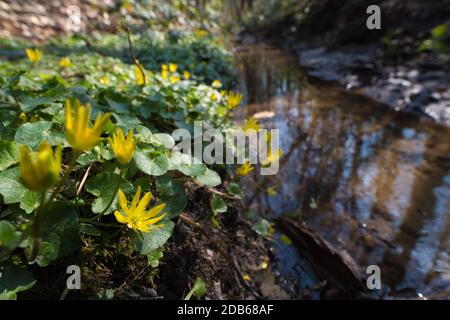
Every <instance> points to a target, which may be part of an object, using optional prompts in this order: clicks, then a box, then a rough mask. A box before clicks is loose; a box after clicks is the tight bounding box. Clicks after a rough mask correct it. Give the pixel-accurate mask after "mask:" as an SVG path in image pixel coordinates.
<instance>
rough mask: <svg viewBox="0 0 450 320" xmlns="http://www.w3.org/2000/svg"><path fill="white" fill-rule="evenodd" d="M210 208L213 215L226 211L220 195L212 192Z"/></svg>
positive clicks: (225, 205)
mask: <svg viewBox="0 0 450 320" xmlns="http://www.w3.org/2000/svg"><path fill="white" fill-rule="evenodd" d="M211 209H212V211H213V213H214V215H216V214H217V213H223V212H226V211H227V204H226V203H225V201H224V200H223V199H222V198H221V197H219V196H218V195H216V194H213V195H212V197H211Z"/></svg>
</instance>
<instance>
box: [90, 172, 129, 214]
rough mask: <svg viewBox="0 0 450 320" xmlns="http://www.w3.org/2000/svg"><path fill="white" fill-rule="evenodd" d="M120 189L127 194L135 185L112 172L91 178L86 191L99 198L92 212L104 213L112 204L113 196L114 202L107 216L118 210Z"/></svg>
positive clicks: (93, 205) (95, 201)
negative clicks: (118, 191) (118, 192)
mask: <svg viewBox="0 0 450 320" xmlns="http://www.w3.org/2000/svg"><path fill="white" fill-rule="evenodd" d="M118 188H120V189H122V190H123V191H124V192H125V193H128V192H130V191H131V190H132V189H133V185H132V184H131V183H129V182H128V181H127V180H125V179H124V178H122V177H121V176H120V175H118V174H116V173H111V172H102V173H99V174H97V175H96V176H94V177H92V178H90V179H89V180H88V182H87V183H86V190H87V192H89V193H91V194H93V195H94V196H96V197H97V199H95V200H94V201H93V202H92V206H91V209H92V212H94V213H101V212H103V211H104V210H105V209H106V207H107V206H108V204H109V203H110V202H111V199H112V197H113V196H114V200H113V202H112V204H111V206H110V207H109V209H108V210H107V211H106V212H105V214H109V213H111V212H113V211H114V210H116V209H117V203H118V195H117V190H118Z"/></svg>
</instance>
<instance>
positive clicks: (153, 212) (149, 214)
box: [145, 203, 166, 219]
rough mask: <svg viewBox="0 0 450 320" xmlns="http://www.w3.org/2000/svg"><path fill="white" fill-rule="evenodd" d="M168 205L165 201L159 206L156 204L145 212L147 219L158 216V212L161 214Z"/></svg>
mask: <svg viewBox="0 0 450 320" xmlns="http://www.w3.org/2000/svg"><path fill="white" fill-rule="evenodd" d="M165 207H166V204H165V203H161V204H159V205H157V206H154V207H153V208H151V209H150V210H148V211H147V212H146V213H145V219H149V218H152V217H154V216H156V215H157V214H159V213H160V212H161V211H162V210H164V208H165Z"/></svg>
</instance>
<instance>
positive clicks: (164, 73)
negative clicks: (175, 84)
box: [161, 69, 169, 80]
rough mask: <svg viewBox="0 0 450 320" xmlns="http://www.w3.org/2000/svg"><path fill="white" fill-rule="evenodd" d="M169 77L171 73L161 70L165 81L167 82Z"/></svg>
mask: <svg viewBox="0 0 450 320" xmlns="http://www.w3.org/2000/svg"><path fill="white" fill-rule="evenodd" d="M168 77H169V71H167V70H164V69H163V70H161V78H163V79H164V80H167V78H168Z"/></svg>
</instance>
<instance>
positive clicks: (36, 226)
mask: <svg viewBox="0 0 450 320" xmlns="http://www.w3.org/2000/svg"><path fill="white" fill-rule="evenodd" d="M80 154H81V152H79V151H75V153H74V154H73V157H72V160H71V161H70V163H69V166H68V167H67V170H66V172H65V174H64V176H63V177H62V179H61V180H59V182H58V184H57V185H56V188H55V190H54V191H53V192H52V194H51V195H50V197H49V199H48V201H47V202H45V193H46V192H45V191H44V192H43V193H42V194H41V201H40V203H39V207H38V208H37V209H36V216H35V217H34V222H33V225H32V229H31V236H32V238H33V246H32V249H31V254H30V257H29V261H30V263H34V262H35V260H36V257H37V255H38V253H39V249H40V248H41V244H42V223H43V222H44V212H45V208H46V207H47V206H48V205H49V204H50V203H51V202H52V201H53V199H55V197H56V196H57V195H58V193H59V192H60V191H61V188H62V186H63V185H64V183H65V182H66V181H67V179H68V178H69V176H70V172H71V171H72V170H73V168H74V167H75V164H76V161H77V158H78V157H79V156H80Z"/></svg>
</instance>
